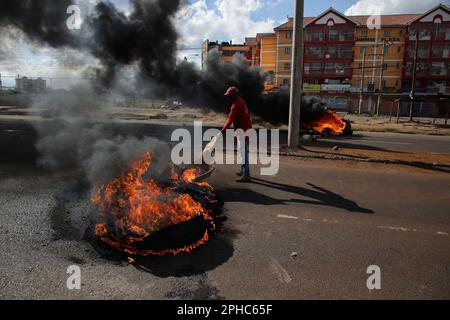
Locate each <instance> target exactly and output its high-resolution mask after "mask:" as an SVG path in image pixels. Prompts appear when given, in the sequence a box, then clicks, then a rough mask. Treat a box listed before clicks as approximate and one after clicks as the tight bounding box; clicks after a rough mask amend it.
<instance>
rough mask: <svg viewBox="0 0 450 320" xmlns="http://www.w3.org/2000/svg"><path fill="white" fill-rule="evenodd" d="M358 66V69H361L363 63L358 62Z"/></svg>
mask: <svg viewBox="0 0 450 320" xmlns="http://www.w3.org/2000/svg"><path fill="white" fill-rule="evenodd" d="M358 68H359V70H362V69H363V64H362V62H360V63H359V65H358Z"/></svg>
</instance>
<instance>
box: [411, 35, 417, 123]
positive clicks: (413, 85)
mask: <svg viewBox="0 0 450 320" xmlns="http://www.w3.org/2000/svg"><path fill="white" fill-rule="evenodd" d="M418 53H419V31H416V47H415V49H414V63H413V70H412V72H413V74H412V84H411V93H410V94H409V97H410V99H411V103H410V104H409V121H413V105H414V95H415V86H416V69H417V56H418Z"/></svg>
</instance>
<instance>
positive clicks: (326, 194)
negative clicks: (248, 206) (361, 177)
mask: <svg viewBox="0 0 450 320" xmlns="http://www.w3.org/2000/svg"><path fill="white" fill-rule="evenodd" d="M252 183H253V184H258V185H261V186H264V187H267V188H273V189H277V190H281V191H283V192H286V193H291V194H296V195H298V196H301V197H305V198H309V199H302V198H291V199H277V198H274V197H273V196H270V195H267V194H262V193H260V192H256V191H254V190H250V189H246V188H227V189H222V190H221V192H220V193H221V197H222V199H223V200H224V201H225V202H237V201H246V202H252V203H255V204H261V205H280V204H281V205H287V204H292V203H304V204H314V205H321V206H328V207H334V208H339V209H344V210H347V211H349V212H356V213H365V214H373V213H374V212H373V211H372V210H371V209H367V208H362V207H360V206H359V205H358V204H357V203H356V202H354V201H352V200H349V199H346V198H344V197H342V196H341V195H339V194H337V193H334V192H332V191H330V190H327V189H325V188H322V187H318V186H316V185H314V184H312V183H308V185H309V186H311V187H312V189H308V188H303V187H299V186H291V185H287V184H282V183H277V182H272V181H267V180H262V179H258V178H252Z"/></svg>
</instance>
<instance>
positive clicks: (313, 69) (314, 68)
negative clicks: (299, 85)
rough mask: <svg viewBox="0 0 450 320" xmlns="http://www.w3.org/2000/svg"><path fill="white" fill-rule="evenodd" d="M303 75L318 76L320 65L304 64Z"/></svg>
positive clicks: (314, 63) (317, 63)
mask: <svg viewBox="0 0 450 320" xmlns="http://www.w3.org/2000/svg"><path fill="white" fill-rule="evenodd" d="M304 71H305V74H320V73H322V63H320V62H305V67H304Z"/></svg>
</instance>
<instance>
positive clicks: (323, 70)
mask: <svg viewBox="0 0 450 320" xmlns="http://www.w3.org/2000/svg"><path fill="white" fill-rule="evenodd" d="M356 25H357V23H356V22H355V21H354V20H352V19H350V18H348V17H346V16H345V15H343V14H342V13H340V12H338V11H336V10H334V9H329V10H327V11H325V12H324V13H322V14H321V15H319V16H318V17H317V18H314V19H312V20H310V21H308V22H307V23H306V24H305V28H304V48H303V58H304V62H303V83H304V86H303V90H304V91H305V92H308V93H309V94H312V95H316V96H320V97H321V99H322V100H323V101H325V102H328V103H332V104H333V105H334V106H335V107H336V108H346V107H347V105H348V94H347V93H348V92H349V91H350V80H351V78H352V74H353V72H352V71H353V70H352V62H353V56H354V54H353V46H354V43H355V37H354V34H355V32H354V30H355V27H356Z"/></svg>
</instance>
